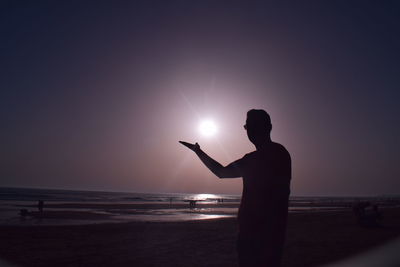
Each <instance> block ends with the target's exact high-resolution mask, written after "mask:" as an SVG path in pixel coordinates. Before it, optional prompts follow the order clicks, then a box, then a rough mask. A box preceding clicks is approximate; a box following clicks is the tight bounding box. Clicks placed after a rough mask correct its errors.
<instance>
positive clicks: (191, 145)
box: [179, 141, 194, 149]
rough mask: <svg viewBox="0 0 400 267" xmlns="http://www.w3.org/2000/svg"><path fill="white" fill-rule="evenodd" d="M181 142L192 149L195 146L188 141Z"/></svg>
mask: <svg viewBox="0 0 400 267" xmlns="http://www.w3.org/2000/svg"><path fill="white" fill-rule="evenodd" d="M179 143H181V144H182V145H184V146H186V147H188V148H190V149H192V148H193V146H194V145H193V144H191V143H188V142H184V141H179Z"/></svg>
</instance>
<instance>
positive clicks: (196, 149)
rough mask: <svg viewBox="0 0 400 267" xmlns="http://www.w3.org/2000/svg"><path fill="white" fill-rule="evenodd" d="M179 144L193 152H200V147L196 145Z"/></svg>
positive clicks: (182, 142)
mask: <svg viewBox="0 0 400 267" xmlns="http://www.w3.org/2000/svg"><path fill="white" fill-rule="evenodd" d="M179 143H181V144H182V145H184V146H185V147H187V148H189V149H190V150H193V151H194V152H198V151H200V145H199V144H198V143H196V144H191V143H188V142H184V141H179Z"/></svg>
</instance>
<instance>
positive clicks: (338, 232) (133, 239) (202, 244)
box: [0, 208, 400, 266]
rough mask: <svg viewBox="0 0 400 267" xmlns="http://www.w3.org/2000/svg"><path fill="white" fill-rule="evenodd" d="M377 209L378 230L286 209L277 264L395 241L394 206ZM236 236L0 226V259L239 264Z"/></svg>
mask: <svg viewBox="0 0 400 267" xmlns="http://www.w3.org/2000/svg"><path fill="white" fill-rule="evenodd" d="M383 211H384V219H383V223H382V225H383V226H382V227H379V228H363V227H360V226H358V225H357V224H356V223H355V219H354V216H353V213H352V212H351V211H320V212H317V211H314V212H310V211H308V212H297V213H290V215H289V223H288V230H287V241H286V247H285V252H284V258H283V266H319V265H321V264H327V263H332V262H336V261H338V260H342V259H345V258H348V257H351V256H354V255H357V254H358V253H361V252H365V251H367V250H368V249H372V248H375V247H377V246H379V245H382V244H385V243H386V242H388V241H390V240H393V239H395V238H396V237H398V236H399V235H400V209H399V208H387V209H384V210H383ZM60 214H61V213H60ZM60 214H58V215H60ZM52 215H53V216H57V214H54V213H53V214H52ZM60 216H61V215H60ZM63 216H64V217H65V216H70V217H74V216H75V217H81V216H82V214H81V213H73V212H66V213H64V215H63ZM92 219H95V218H92ZM236 233H237V222H236V219H235V218H225V219H212V220H194V221H181V222H144V221H137V222H128V223H100V224H89V225H57V226H46V225H43V226H35V225H33V226H1V227H0V240H1V242H0V258H1V259H3V260H5V261H8V262H10V263H13V264H16V265H19V266H237V263H236V257H237V255H236V248H235V242H236Z"/></svg>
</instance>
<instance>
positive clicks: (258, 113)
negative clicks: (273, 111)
mask: <svg viewBox="0 0 400 267" xmlns="http://www.w3.org/2000/svg"><path fill="white" fill-rule="evenodd" d="M246 124H247V125H252V126H256V127H267V128H270V127H271V118H270V116H269V115H268V113H267V112H266V111H265V110H263V109H251V110H249V111H248V112H247V119H246Z"/></svg>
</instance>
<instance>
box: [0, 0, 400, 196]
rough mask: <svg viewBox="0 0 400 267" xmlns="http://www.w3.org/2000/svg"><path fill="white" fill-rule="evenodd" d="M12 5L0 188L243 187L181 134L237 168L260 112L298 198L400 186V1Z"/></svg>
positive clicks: (5, 13) (7, 8)
mask: <svg viewBox="0 0 400 267" xmlns="http://www.w3.org/2000/svg"><path fill="white" fill-rule="evenodd" d="M3 5H4V8H2V11H1V12H2V14H1V15H2V16H0V17H1V18H2V19H1V20H2V23H1V24H0V30H1V33H2V37H1V38H2V40H1V41H2V42H1V43H2V48H1V52H0V55H1V58H2V60H0V61H1V63H0V66H1V68H2V72H3V74H4V75H2V77H1V78H0V82H1V84H2V88H3V90H2V92H1V93H0V94H1V95H0V104H1V108H0V109H1V114H2V115H1V121H2V133H1V136H0V137H1V140H0V141H1V147H2V149H1V152H0V157H1V162H2V166H1V168H0V169H1V171H0V177H1V180H0V186H20V187H48V188H68V189H89V190H109V191H132V192H195V193H240V192H241V179H232V180H219V179H218V178H216V177H214V176H213V175H212V174H211V173H210V172H209V171H208V170H207V169H206V168H205V167H204V166H202V164H201V162H200V161H199V160H198V159H197V158H196V156H195V155H194V154H193V153H191V152H190V151H188V150H187V149H185V148H184V147H183V146H181V145H180V144H179V143H178V141H179V140H185V141H188V142H196V141H198V142H199V143H200V145H201V147H202V149H203V150H204V151H206V152H207V153H209V154H210V155H211V156H213V157H214V158H215V159H216V160H218V161H220V162H221V163H222V164H228V163H230V162H231V161H233V160H235V159H237V158H240V157H242V156H243V155H244V154H245V153H248V152H250V151H252V150H254V147H253V146H252V144H251V143H250V142H249V141H248V140H247V136H246V132H245V130H244V129H243V124H244V122H245V116H246V112H247V111H248V110H249V109H252V108H262V109H265V110H266V111H267V112H268V113H269V114H270V115H271V119H272V124H273V129H272V139H273V140H274V141H276V142H279V143H281V144H283V145H284V146H285V147H286V148H287V149H288V151H289V152H290V154H291V156H292V164H293V179H292V194H293V195H377V194H398V193H399V188H400V179H399V174H400V168H399V164H398V151H400V142H399V140H398V139H399V136H400V126H399V125H400V124H399V115H400V114H399V108H398V99H399V97H400V95H399V90H398V87H399V84H400V76H399V75H398V73H399V71H400V68H399V62H400V52H399V51H400V50H399V49H398V47H400V39H399V38H400V37H399V36H400V33H399V28H400V27H399V26H400V21H399V18H398V16H397V14H398V11H400V10H399V9H400V8H399V5H397V4H393V3H391V2H385V3H375V2H368V1H360V2H354V1H334V2H333V1H332V2H331V3H327V2H324V3H322V2H320V1H315V2H313V1H311V2H308V3H307V4H302V5H301V4H299V3H296V2H294V3H293V4H291V5H289V4H280V5H278V4H265V3H264V4H257V5H256V4H254V5H249V4H247V5H246V4H244V3H242V4H235V3H233V2H230V4H227V3H225V4H223V3H222V2H221V3H220V2H218V3H217V2H216V1H210V2H208V1H200V2H198V3H197V4H195V3H189V2H188V3H185V2H184V1H182V2H174V1H168V3H166V2H163V1H161V2H160V3H157V2H154V3H153V2H152V3H149V2H146V3H143V4H137V2H135V3H130V4H127V3H125V4H121V3H116V2H115V1H114V2H113V1H109V2H100V1H99V2H93V4H82V3H80V2H68V3H64V4H60V3H56V2H51V1H49V2H48V3H46V2H41V4H38V3H29V2H27V3H26V4H24V5H22V4H14V3H12V2H6V4H3ZM202 118H212V119H214V120H215V122H216V123H217V124H218V127H219V131H218V134H217V135H216V136H214V137H210V138H205V137H202V136H201V135H200V134H199V132H198V131H197V127H198V124H199V122H200V121H201V119H202Z"/></svg>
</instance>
